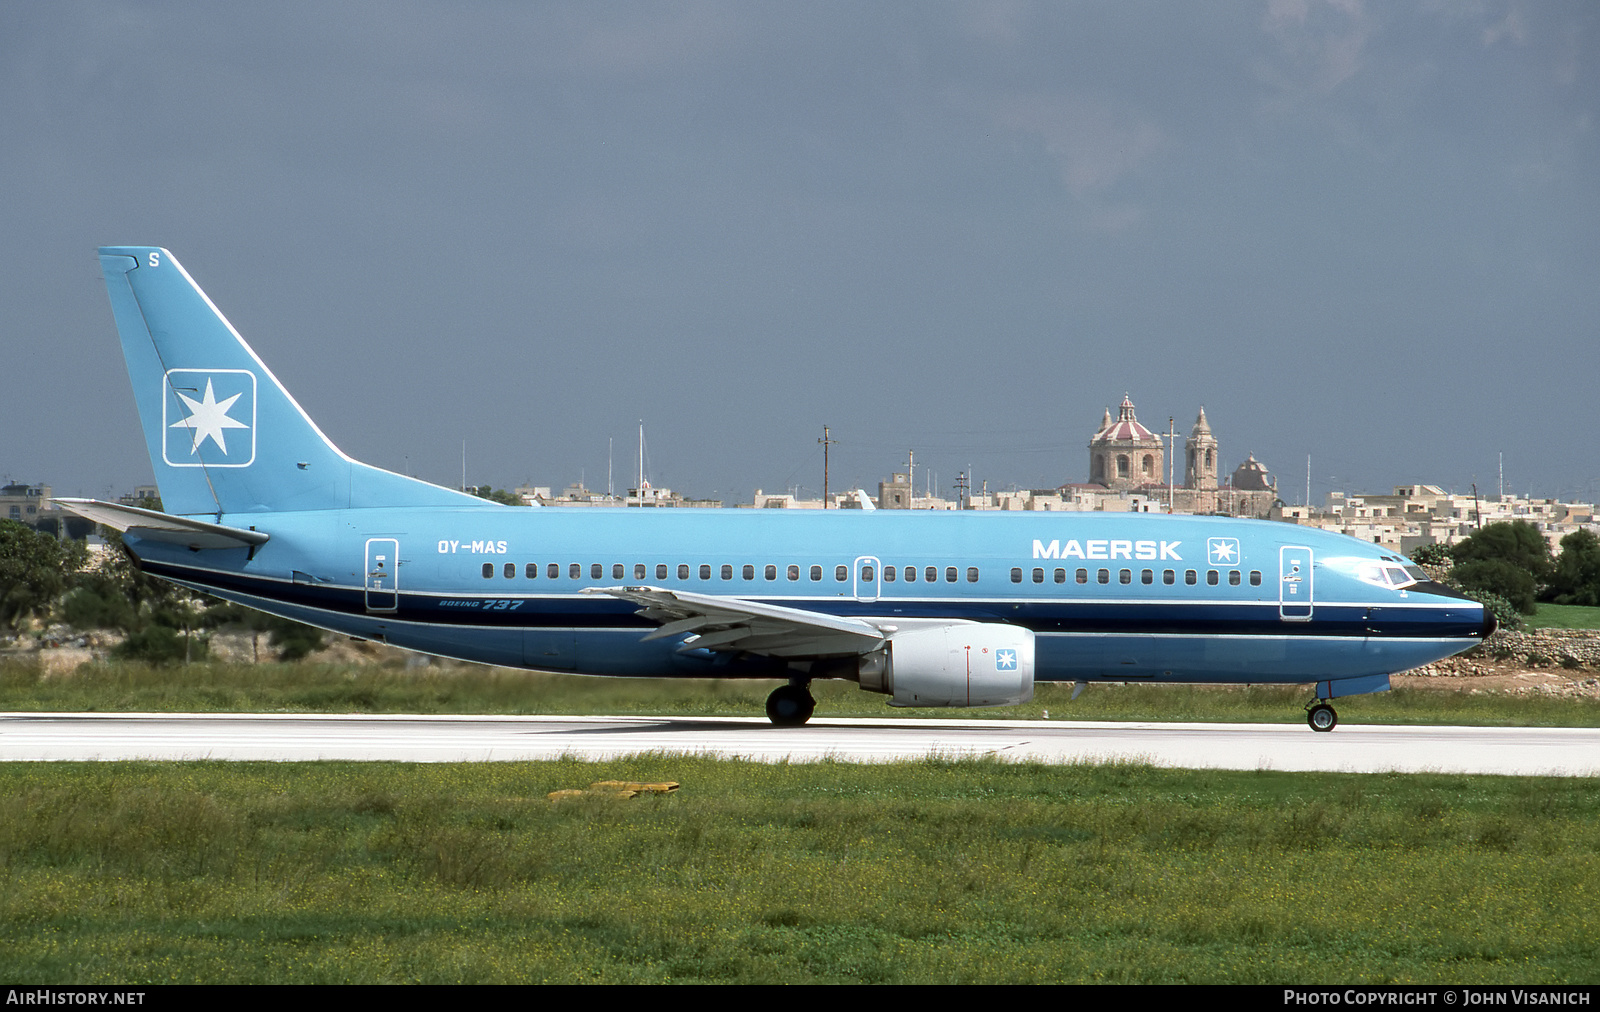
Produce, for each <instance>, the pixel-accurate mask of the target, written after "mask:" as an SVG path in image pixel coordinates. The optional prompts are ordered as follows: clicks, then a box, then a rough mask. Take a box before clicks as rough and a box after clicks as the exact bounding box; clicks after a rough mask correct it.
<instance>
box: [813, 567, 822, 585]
mask: <svg viewBox="0 0 1600 1012" xmlns="http://www.w3.org/2000/svg"><path fill="white" fill-rule="evenodd" d="M821 579H822V567H821V566H812V567H811V582H812V583H816V582H818V581H819V580H821Z"/></svg>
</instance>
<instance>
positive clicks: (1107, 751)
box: [0, 713, 1600, 776]
mask: <svg viewBox="0 0 1600 1012" xmlns="http://www.w3.org/2000/svg"><path fill="white" fill-rule="evenodd" d="M641 752H670V753H695V754H707V755H718V756H729V757H740V758H746V759H754V760H760V761H764V762H776V761H781V760H789V761H795V762H805V761H814V760H818V759H823V758H830V757H831V758H834V759H841V760H848V761H853V762H875V761H885V760H891V759H910V758H920V757H923V756H927V755H930V754H937V755H944V756H997V757H1001V758H1005V759H1013V760H1019V761H1021V760H1032V761H1039V762H1073V761H1102V762H1103V761H1108V760H1117V759H1123V760H1137V761H1142V762H1149V763H1152V764H1154V765H1157V766H1171V767H1181V768H1190V769H1207V768H1210V769H1243V770H1252V769H1272V770H1323V771H1333V772H1362V773H1375V772H1386V771H1399V772H1408V773H1413V772H1423V771H1436V772H1452V773H1456V772H1459V773H1497V774H1519V775H1553V776H1596V775H1600V729H1596V728H1509V727H1400V726H1392V725H1359V724H1343V725H1340V726H1339V728H1338V729H1337V730H1335V731H1333V732H1331V733H1328V734H1317V733H1315V732H1313V731H1311V730H1310V729H1309V728H1307V727H1306V726H1305V725H1304V724H1158V723H1148V724H1131V723H1129V724H1123V723H1103V722H1087V721H1065V720H1062V721H1054V720H1052V721H1027V720H938V719H927V718H921V719H918V718H912V719H827V718H813V720H812V722H811V723H810V724H808V725H806V726H805V727H800V728H778V727H773V726H771V725H770V724H768V723H767V722H766V721H765V720H762V719H759V718H747V717H638V716H629V717H465V716H432V717H428V716H404V715H348V716H340V715H309V714H231V713H229V714H185V713H122V714H101V713H93V714H86V713H5V714H0V761H11V762H18V761H32V760H114V759H157V760H178V759H221V760H285V761H290V760H294V761H303V760H317V759H346V760H389V761H398V762H495V761H510V760H519V759H553V758H557V757H559V756H564V755H570V756H578V757H582V758H585V759H606V758H613V757H616V756H625V755H633V754H637V753H641Z"/></svg>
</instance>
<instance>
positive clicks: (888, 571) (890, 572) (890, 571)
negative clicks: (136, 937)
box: [883, 566, 894, 583]
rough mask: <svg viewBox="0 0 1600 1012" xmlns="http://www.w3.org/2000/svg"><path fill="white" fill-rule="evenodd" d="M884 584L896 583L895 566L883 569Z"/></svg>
mask: <svg viewBox="0 0 1600 1012" xmlns="http://www.w3.org/2000/svg"><path fill="white" fill-rule="evenodd" d="M883 582H884V583H893V582H894V567H893V566H884V567H883Z"/></svg>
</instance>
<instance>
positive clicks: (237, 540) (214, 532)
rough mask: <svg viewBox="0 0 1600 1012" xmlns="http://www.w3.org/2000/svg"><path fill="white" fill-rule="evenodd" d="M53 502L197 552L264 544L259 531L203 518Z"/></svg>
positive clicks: (77, 501)
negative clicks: (210, 522)
mask: <svg viewBox="0 0 1600 1012" xmlns="http://www.w3.org/2000/svg"><path fill="white" fill-rule="evenodd" d="M55 502H57V503H60V504H61V505H62V506H64V507H66V508H67V509H69V510H71V511H72V512H74V513H76V514H78V515H79V516H81V517H84V518H86V519H89V520H93V521H94V522H95V523H97V524H105V525H106V526H107V527H112V528H115V529H117V530H119V531H122V532H123V533H125V534H132V535H133V536H135V537H138V538H143V539H144V540H146V541H161V542H165V543H167V544H171V545H182V546H184V547H185V548H191V549H194V550H196V551H198V550H200V549H202V548H256V547H258V546H260V545H264V544H266V543H267V540H268V537H269V535H267V534H264V533H262V532H261V531H247V530H241V529H240V528H238V527H224V526H223V525H222V524H209V523H206V522H205V521H204V520H190V519H189V518H188V517H175V516H173V515H172V514H170V513H162V512H160V511H159V510H147V509H142V508H140V507H138V506H123V505H121V504H120V503H111V502H101V501H100V500H98V499H56V500H55Z"/></svg>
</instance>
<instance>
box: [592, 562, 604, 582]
mask: <svg viewBox="0 0 1600 1012" xmlns="http://www.w3.org/2000/svg"><path fill="white" fill-rule="evenodd" d="M604 572H605V569H604V568H603V567H602V566H601V565H600V563H598V562H591V563H589V579H591V580H598V579H600V574H602V573H604Z"/></svg>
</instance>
